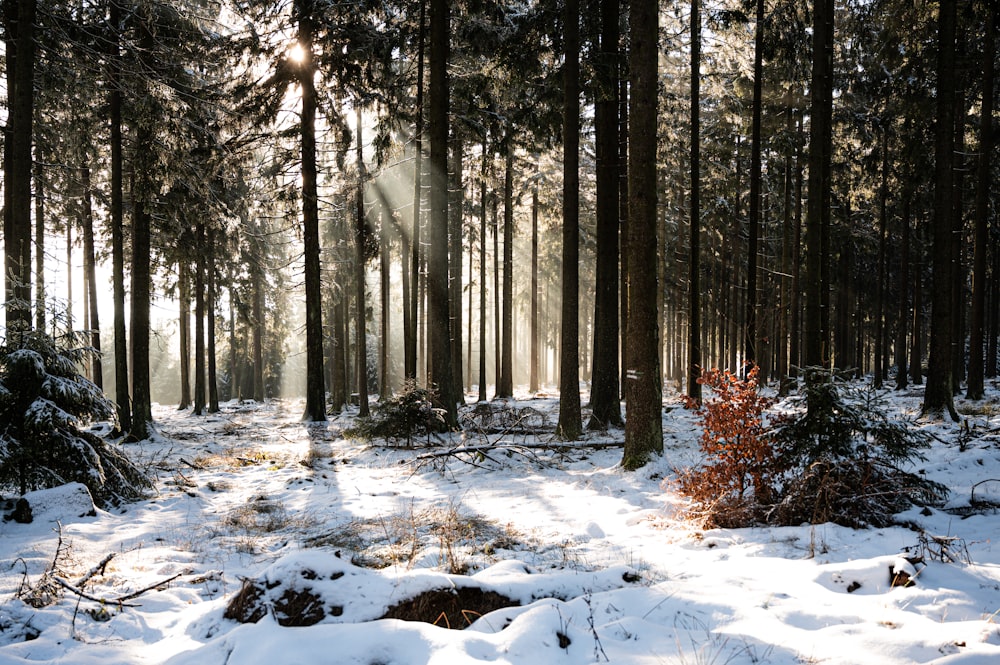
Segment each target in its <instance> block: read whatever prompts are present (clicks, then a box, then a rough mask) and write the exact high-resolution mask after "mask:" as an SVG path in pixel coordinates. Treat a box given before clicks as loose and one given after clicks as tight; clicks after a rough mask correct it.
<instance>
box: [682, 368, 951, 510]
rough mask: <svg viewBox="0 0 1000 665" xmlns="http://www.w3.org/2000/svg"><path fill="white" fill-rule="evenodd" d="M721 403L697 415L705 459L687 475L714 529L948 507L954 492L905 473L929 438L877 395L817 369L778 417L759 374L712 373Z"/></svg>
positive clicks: (687, 485) (710, 403)
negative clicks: (914, 506) (945, 500)
mask: <svg viewBox="0 0 1000 665" xmlns="http://www.w3.org/2000/svg"><path fill="white" fill-rule="evenodd" d="M700 381H701V383H702V384H704V385H706V386H707V387H709V388H711V390H712V397H711V398H710V399H708V400H707V401H706V402H705V403H704V405H701V406H697V405H695V404H691V405H690V406H692V407H696V408H697V409H698V414H699V415H700V417H701V423H702V427H703V431H702V435H701V439H700V440H699V446H700V448H701V451H702V452H703V453H704V454H705V461H704V462H703V463H702V464H701V465H700V466H697V467H694V468H691V469H683V470H679V471H678V474H677V475H678V481H677V482H678V488H679V490H680V491H681V492H682V493H684V494H685V495H687V496H688V497H690V498H691V499H692V508H691V512H692V515H693V516H696V517H698V518H700V519H702V520H703V521H704V523H705V525H706V526H717V527H726V528H735V527H743V526H750V525H753V524H760V523H770V524H776V525H797V524H802V523H804V522H808V523H812V524H818V523H823V522H835V523H837V524H841V525H844V526H852V527H862V526H868V525H871V526H886V525H888V524H890V523H891V522H892V516H893V515H894V514H895V513H898V512H900V511H902V510H904V509H906V508H907V507H908V506H909V505H910V504H911V503H919V504H928V503H934V502H937V501H940V500H941V499H942V498H943V497H944V496H945V494H946V489H945V488H944V487H943V486H942V485H940V484H938V483H934V482H932V481H929V480H927V479H925V478H923V477H921V476H919V475H918V474H915V473H912V472H910V471H908V470H906V467H907V466H908V465H910V464H912V463H913V462H915V461H919V460H922V459H924V458H923V455H922V453H921V452H920V451H921V449H923V448H926V447H927V446H928V440H927V437H926V436H925V435H924V434H923V433H922V432H921V431H920V430H919V429H917V428H916V427H915V426H914V425H913V423H911V422H910V421H907V420H905V419H901V418H896V417H892V416H890V415H889V414H888V409H887V408H886V405H885V403H884V401H883V400H881V399H880V398H879V397H878V394H877V393H876V392H875V391H874V390H871V389H863V388H859V387H858V386H855V385H853V384H851V383H848V382H845V381H842V380H840V379H838V378H837V377H836V375H835V373H833V372H830V371H827V370H821V369H820V370H812V371H811V372H809V380H808V381H806V387H805V390H804V392H803V393H802V394H800V395H798V396H795V397H793V398H791V399H790V400H789V401H788V402H787V403H786V404H784V405H783V406H784V407H785V411H786V412H787V413H786V415H782V416H775V415H772V414H771V413H770V412H769V409H771V407H772V406H773V405H774V400H773V399H771V398H769V397H766V396H764V395H762V394H761V392H760V390H759V386H758V384H757V371H756V368H750V369H749V370H748V372H747V374H746V377H745V378H740V377H738V376H736V375H734V374H732V373H731V372H729V371H728V370H727V371H719V370H711V371H707V372H705V373H704V374H703V376H702V378H701V379H700Z"/></svg>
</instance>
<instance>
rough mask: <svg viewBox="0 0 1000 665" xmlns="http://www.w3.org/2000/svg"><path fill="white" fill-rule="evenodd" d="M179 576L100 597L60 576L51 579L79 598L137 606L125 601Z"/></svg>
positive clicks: (110, 603) (107, 603)
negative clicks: (127, 591) (124, 592)
mask: <svg viewBox="0 0 1000 665" xmlns="http://www.w3.org/2000/svg"><path fill="white" fill-rule="evenodd" d="M180 576H181V574H180V573H177V574H176V575H174V576H172V577H168V578H167V579H165V580H160V581H159V582H157V583H155V584H150V585H149V586H147V587H145V588H143V589H139V590H138V591H133V592H132V593H129V594H125V595H124V596H118V597H117V598H100V597H98V596H95V595H93V594H89V593H87V592H86V591H84V590H83V589H80V588H78V587H76V586H74V585H72V584H70V583H69V582H67V581H66V580H64V579H63V578H61V577H56V576H53V578H52V579H54V580H55V581H56V582H57V583H58V584H59V586H61V587H63V588H64V589H66V590H67V591H71V592H73V593H75V594H76V595H77V596H79V597H80V598H86V599H87V600H92V601H94V602H95V603H101V604H102V605H118V606H119V607H139V605H135V604H130V603H127V602H125V601H128V600H132V599H133V598H138V597H139V596H141V595H142V594H144V593H146V592H147V591H152V590H154V589H157V588H159V587H161V586H163V585H164V584H169V583H170V582H173V581H174V580H176V579H177V578H178V577H180Z"/></svg>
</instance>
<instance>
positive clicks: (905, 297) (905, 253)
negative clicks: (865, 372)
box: [895, 187, 912, 390]
mask: <svg viewBox="0 0 1000 665" xmlns="http://www.w3.org/2000/svg"><path fill="white" fill-rule="evenodd" d="M911 197H912V193H911V191H910V189H909V188H908V187H904V189H903V210H902V219H901V220H900V225H901V227H902V228H901V233H900V241H899V284H898V289H899V302H898V305H899V309H898V310H897V316H896V348H895V351H896V389H897V390H902V389H903V388H906V386H907V384H908V379H909V376H908V374H909V372H908V367H907V363H906V330H907V328H908V324H909V320H908V319H909V317H908V316H907V314H908V313H909V311H910V310H909V304H910V298H909V290H910V198H911Z"/></svg>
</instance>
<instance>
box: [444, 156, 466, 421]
mask: <svg viewBox="0 0 1000 665" xmlns="http://www.w3.org/2000/svg"><path fill="white" fill-rule="evenodd" d="M451 147H452V160H451V171H450V172H449V181H450V185H449V187H448V303H449V306H450V309H451V314H450V317H449V318H450V320H451V324H450V325H451V369H452V372H453V373H454V378H453V379H452V383H453V385H454V386H455V396H456V398H457V399H458V404H462V403H464V401H465V399H464V391H463V390H462V217H463V213H464V207H465V189H464V185H463V173H462V172H463V169H464V162H463V159H462V157H463V154H462V153H463V152H464V151H465V146H464V145H463V142H462V140H461V139H459V138H457V137H456V138H453V139H452V146H451ZM470 277H471V276H470Z"/></svg>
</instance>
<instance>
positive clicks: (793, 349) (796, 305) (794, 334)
mask: <svg viewBox="0 0 1000 665" xmlns="http://www.w3.org/2000/svg"><path fill="white" fill-rule="evenodd" d="M796 126H797V129H796V134H795V135H796V139H797V140H796V144H795V240H794V241H793V243H792V266H793V268H792V297H791V303H790V307H791V314H790V316H791V321H790V322H789V333H788V334H789V337H790V338H791V339H790V340H789V343H788V361H789V363H790V364H791V365H793V366H794V368H795V369H794V374H795V376H796V377H797V376H798V374H799V372H798V370H799V369H800V368H801V366H802V364H803V363H802V352H801V349H802V333H801V331H802V286H801V285H802V185H803V181H804V180H805V178H804V177H803V167H802V114H801V113H800V114H799V117H798V118H797V120H796Z"/></svg>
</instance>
